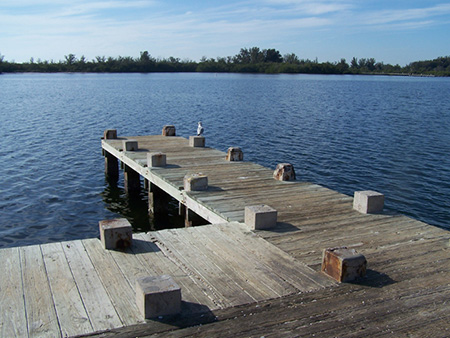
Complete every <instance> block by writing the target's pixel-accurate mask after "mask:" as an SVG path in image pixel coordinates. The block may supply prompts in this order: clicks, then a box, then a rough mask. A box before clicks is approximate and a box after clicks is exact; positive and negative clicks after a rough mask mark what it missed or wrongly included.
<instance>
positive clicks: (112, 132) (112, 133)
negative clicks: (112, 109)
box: [103, 129, 117, 140]
mask: <svg viewBox="0 0 450 338" xmlns="http://www.w3.org/2000/svg"><path fill="white" fill-rule="evenodd" d="M116 138H117V130H116V129H106V130H105V131H104V132H103V139H104V140H114V139H116Z"/></svg>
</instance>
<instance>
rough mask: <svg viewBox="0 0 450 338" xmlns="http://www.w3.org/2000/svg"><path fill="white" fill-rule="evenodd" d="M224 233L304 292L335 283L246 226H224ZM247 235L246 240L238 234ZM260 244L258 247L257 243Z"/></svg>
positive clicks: (233, 224) (232, 224)
mask: <svg viewBox="0 0 450 338" xmlns="http://www.w3.org/2000/svg"><path fill="white" fill-rule="evenodd" d="M222 231H223V232H224V233H226V234H227V235H229V236H230V237H232V238H233V239H234V240H236V242H237V243H239V244H240V245H242V246H245V247H246V248H247V249H248V250H249V252H252V253H253V254H255V255H256V256H257V257H258V258H259V259H260V260H261V261H263V262H264V263H265V264H266V265H267V266H269V267H270V268H271V269H272V270H273V271H274V272H275V273H277V274H278V275H279V276H280V277H282V278H284V279H285V280H286V281H287V282H289V283H290V284H292V285H293V286H295V287H296V288H298V289H299V290H302V291H312V290H317V289H319V288H323V287H326V286H332V285H335V283H334V282H333V281H332V280H331V279H330V278H327V277H326V276H324V275H322V274H318V273H317V272H315V271H314V270H312V269H310V268H309V267H307V266H306V265H304V264H302V263H300V262H299V261H297V260H295V259H293V258H292V257H291V256H289V255H288V254H287V253H285V252H284V251H282V250H280V249H279V248H277V247H275V246H273V245H271V244H269V243H267V242H266V241H265V240H264V239H262V238H261V237H259V236H257V235H255V234H254V233H252V232H251V231H250V230H249V229H248V228H246V225H245V224H241V223H230V224H228V225H227V226H222ZM239 232H242V233H244V234H246V236H245V237H244V238H242V236H241V235H238V234H237V233H239ZM258 242H259V243H260V245H257V244H256V243H258Z"/></svg>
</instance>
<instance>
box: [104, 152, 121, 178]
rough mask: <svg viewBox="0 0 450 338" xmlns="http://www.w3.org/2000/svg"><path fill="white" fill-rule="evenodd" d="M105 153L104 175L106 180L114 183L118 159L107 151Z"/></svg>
mask: <svg viewBox="0 0 450 338" xmlns="http://www.w3.org/2000/svg"><path fill="white" fill-rule="evenodd" d="M104 153H105V175H106V178H107V180H108V181H110V182H114V183H116V182H117V181H118V179H119V161H118V160H117V158H116V157H115V156H113V155H111V154H110V153H108V152H107V151H105V152H104Z"/></svg>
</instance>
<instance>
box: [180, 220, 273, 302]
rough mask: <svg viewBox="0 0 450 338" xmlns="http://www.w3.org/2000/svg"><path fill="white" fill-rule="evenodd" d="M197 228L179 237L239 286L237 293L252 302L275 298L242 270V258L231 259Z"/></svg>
mask: <svg viewBox="0 0 450 338" xmlns="http://www.w3.org/2000/svg"><path fill="white" fill-rule="evenodd" d="M198 228H200V227H196V228H194V227H191V228H185V229H183V231H182V234H181V235H182V236H183V237H184V240H186V241H188V243H189V244H190V247H191V248H192V247H195V248H196V252H200V253H201V254H203V255H205V257H207V258H208V259H209V260H210V261H211V263H212V264H214V265H215V266H216V267H217V269H218V271H219V273H223V274H225V275H227V276H228V277H229V278H230V279H231V280H233V282H234V283H235V284H236V285H237V286H239V288H240V289H239V291H241V292H244V293H245V294H247V295H249V296H250V297H251V298H252V299H253V300H254V301H261V300H264V299H268V298H274V297H277V294H276V293H274V292H273V291H272V290H271V289H268V288H265V287H264V286H263V285H262V284H261V283H259V280H258V279H255V278H252V276H251V274H249V273H248V271H247V270H244V269H242V266H241V264H240V262H241V261H242V257H239V258H238V260H237V261H235V260H233V259H231V257H230V256H227V255H226V254H225V251H224V250H221V247H222V245H220V246H219V247H218V246H217V245H215V244H214V243H212V242H211V240H210V239H209V236H205V235H203V234H202V233H201V231H200V230H199V229H198ZM235 257H236V256H235ZM248 259H250V260H251V259H252V257H248Z"/></svg>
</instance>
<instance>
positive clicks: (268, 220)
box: [245, 204, 277, 230]
mask: <svg viewBox="0 0 450 338" xmlns="http://www.w3.org/2000/svg"><path fill="white" fill-rule="evenodd" d="M245 224H247V226H249V227H250V228H252V229H253V230H261V229H269V228H273V227H275V226H276V225H277V211H276V210H275V209H274V208H272V207H269V206H268V205H265V204H261V205H252V206H246V207H245Z"/></svg>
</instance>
